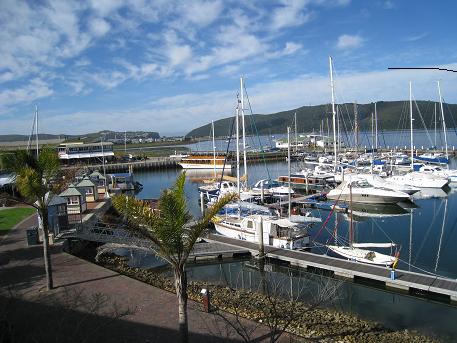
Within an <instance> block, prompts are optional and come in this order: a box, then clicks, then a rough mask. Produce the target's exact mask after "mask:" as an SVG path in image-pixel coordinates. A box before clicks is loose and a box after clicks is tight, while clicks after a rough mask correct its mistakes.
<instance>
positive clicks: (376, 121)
mask: <svg viewBox="0 0 457 343" xmlns="http://www.w3.org/2000/svg"><path fill="white" fill-rule="evenodd" d="M376 105H377V103H376V102H375V103H374V131H375V134H374V147H375V149H376V151H378V111H377V108H376V107H377V106H376Z"/></svg>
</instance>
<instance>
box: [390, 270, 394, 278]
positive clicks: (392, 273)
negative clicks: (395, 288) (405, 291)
mask: <svg viewBox="0 0 457 343" xmlns="http://www.w3.org/2000/svg"><path fill="white" fill-rule="evenodd" d="M390 279H391V280H395V269H392V270H391V271H390Z"/></svg>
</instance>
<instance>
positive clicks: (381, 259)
mask: <svg viewBox="0 0 457 343" xmlns="http://www.w3.org/2000/svg"><path fill="white" fill-rule="evenodd" d="M349 192H350V206H351V211H350V213H351V217H350V226H349V245H348V246H344V245H337V242H335V243H336V244H335V245H327V248H328V249H329V250H330V251H332V252H333V253H335V254H337V255H338V256H342V257H345V258H347V259H348V260H351V261H356V262H362V263H367V264H374V265H380V266H386V267H391V266H393V265H394V264H396V261H397V260H398V255H399V254H398V253H396V254H395V256H391V255H386V254H381V253H379V252H377V251H373V250H368V249H364V248H391V249H393V248H394V247H396V244H395V243H354V242H353V239H352V237H353V222H352V187H351V186H349Z"/></svg>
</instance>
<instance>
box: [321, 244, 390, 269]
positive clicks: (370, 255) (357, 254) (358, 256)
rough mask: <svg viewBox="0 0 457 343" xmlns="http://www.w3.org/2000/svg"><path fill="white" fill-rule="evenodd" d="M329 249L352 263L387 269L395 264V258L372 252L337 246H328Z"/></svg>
mask: <svg viewBox="0 0 457 343" xmlns="http://www.w3.org/2000/svg"><path fill="white" fill-rule="evenodd" d="M327 247H328V248H329V249H330V250H331V251H333V252H334V253H335V254H337V255H339V256H342V257H345V258H347V259H348V260H351V261H356V262H362V263H367V264H374V265H378V266H386V267H390V266H391V265H392V264H393V263H394V262H395V257H394V256H390V255H385V254H380V253H378V252H375V251H372V250H365V249H359V248H351V247H346V246H337V245H328V246H327Z"/></svg>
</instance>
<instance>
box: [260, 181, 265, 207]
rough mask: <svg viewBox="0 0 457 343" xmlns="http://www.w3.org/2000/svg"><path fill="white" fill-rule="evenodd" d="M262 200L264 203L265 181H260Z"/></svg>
mask: <svg viewBox="0 0 457 343" xmlns="http://www.w3.org/2000/svg"><path fill="white" fill-rule="evenodd" d="M260 202H261V203H262V204H263V203H264V190H263V181H260Z"/></svg>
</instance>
